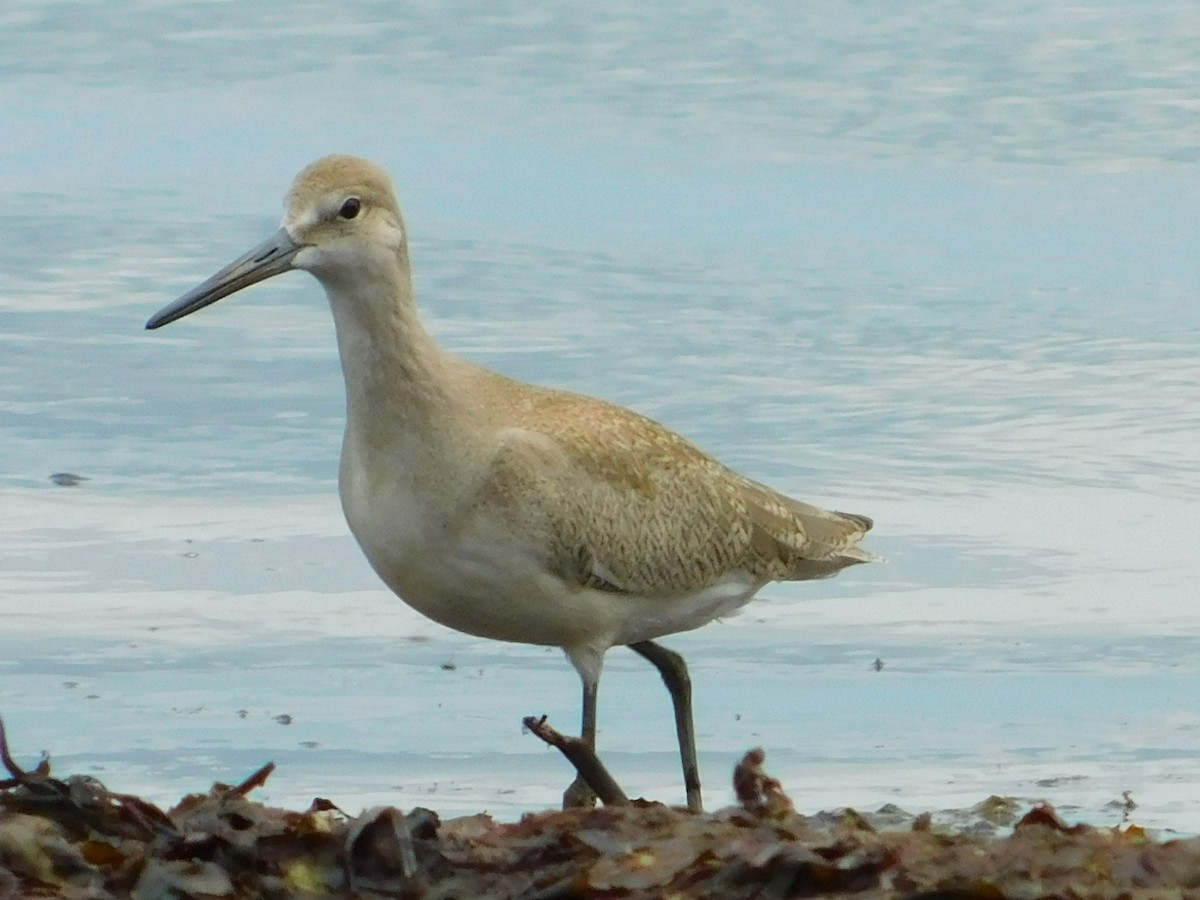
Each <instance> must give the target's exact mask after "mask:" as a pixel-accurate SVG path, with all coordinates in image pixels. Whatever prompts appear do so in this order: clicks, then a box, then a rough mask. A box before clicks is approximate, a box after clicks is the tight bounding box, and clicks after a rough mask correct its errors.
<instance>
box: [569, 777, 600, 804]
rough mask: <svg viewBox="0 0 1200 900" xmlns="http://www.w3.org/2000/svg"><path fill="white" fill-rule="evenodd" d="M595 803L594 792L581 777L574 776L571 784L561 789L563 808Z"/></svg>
mask: <svg viewBox="0 0 1200 900" xmlns="http://www.w3.org/2000/svg"><path fill="white" fill-rule="evenodd" d="M595 805H596V792H595V791H593V790H592V787H591V785H589V784H588V783H587V782H586V781H584V780H583V778H576V779H575V780H574V781H572V782H571V786H570V787H568V788H567V789H566V790H565V791H563V809H574V808H576V807H588V806H595Z"/></svg>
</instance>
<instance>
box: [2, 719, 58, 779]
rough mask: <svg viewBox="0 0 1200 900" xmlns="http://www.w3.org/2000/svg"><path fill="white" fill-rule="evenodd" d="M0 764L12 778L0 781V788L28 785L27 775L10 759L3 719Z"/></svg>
mask: <svg viewBox="0 0 1200 900" xmlns="http://www.w3.org/2000/svg"><path fill="white" fill-rule="evenodd" d="M0 762H3V763H4V768H6V769H8V774H9V775H11V776H12V778H6V779H4V780H3V781H0V788H10V787H16V786H17V785H18V784H28V783H29V781H30V775H29V773H28V772H26V771H25V770H24V769H22V768H21V767H20V766H18V765H17V761H16V760H15V759H13V758H12V753H10V752H9V749H8V734H7V733H6V732H5V730H4V719H0ZM47 771H48V770H47Z"/></svg>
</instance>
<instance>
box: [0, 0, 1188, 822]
mask: <svg viewBox="0 0 1200 900" xmlns="http://www.w3.org/2000/svg"><path fill="white" fill-rule="evenodd" d="M127 6H128V8H129V9H128V15H120V16H118V15H112V14H111V13H110V12H109V10H110V9H111V7H107V6H86V7H78V6H77V5H72V6H71V7H70V8H68V7H66V6H61V5H58V4H32V3H30V4H18V5H17V6H14V7H11V8H9V7H6V9H5V11H4V12H3V13H0V35H2V36H0V60H3V62H0V71H3V73H4V76H5V77H4V79H2V80H0V133H3V134H5V135H6V138H5V140H4V141H3V142H0V714H3V715H4V718H5V721H6V723H7V725H8V727H9V730H10V735H11V739H12V741H13V743H14V748H15V750H16V751H17V752H18V755H19V757H20V758H22V759H28V760H31V759H32V758H33V757H34V755H35V754H36V752H37V751H38V750H39V749H41V748H46V749H48V750H49V751H51V752H52V754H53V756H54V760H55V765H56V766H57V767H58V770H59V771H72V770H78V771H86V772H94V773H96V774H98V775H100V776H101V777H102V778H104V779H105V780H106V781H107V782H108V783H109V784H110V786H111V787H113V788H114V789H116V790H123V791H139V792H143V793H145V794H146V795H148V796H149V797H151V798H152V799H156V800H159V801H161V802H172V801H174V800H175V799H177V798H178V796H179V795H180V794H181V793H183V792H185V791H188V790H192V789H202V788H204V787H205V786H206V785H207V784H208V782H210V781H211V780H213V779H220V780H226V781H230V780H235V779H240V778H241V777H243V776H244V775H245V774H247V773H248V772H249V771H250V770H252V769H253V768H255V767H256V766H257V765H259V764H260V763H261V762H262V761H264V760H265V759H267V758H271V759H274V760H276V761H277V762H278V763H280V769H279V771H277V772H276V773H275V775H274V776H273V777H272V779H271V781H270V782H269V784H268V787H267V789H266V790H265V791H264V792H263V793H264V797H265V798H267V799H269V800H271V801H272V802H280V803H288V804H299V805H303V804H306V803H307V802H308V800H309V799H311V797H312V796H313V795H315V794H321V795H325V796H329V797H331V799H334V800H335V801H336V802H338V803H339V804H341V805H342V806H343V807H345V808H347V809H351V810H353V809H355V808H357V807H358V806H363V805H371V804H375V803H380V802H388V803H395V804H397V805H400V806H404V807H408V806H412V805H416V804H422V805H429V806H432V807H434V808H436V809H439V810H441V811H445V812H453V811H476V810H479V809H488V810H490V811H492V812H494V813H496V814H499V815H504V816H513V815H516V814H518V813H519V812H520V811H522V810H525V809H529V808H535V807H537V806H542V805H547V804H552V803H554V802H555V800H556V798H557V796H558V794H559V792H560V791H561V789H562V787H564V786H565V784H566V782H567V781H569V775H568V772H567V770H566V767H565V763H563V762H562V761H561V760H560V759H558V758H557V757H556V756H555V754H554V753H553V752H551V751H549V750H546V749H544V748H543V747H541V746H540V745H539V744H538V742H537V741H536V739H534V738H533V737H532V736H529V735H524V734H522V733H521V730H520V719H521V717H522V716H524V715H527V714H531V713H543V712H544V713H547V714H549V715H550V717H551V721H552V722H554V723H555V724H557V725H559V726H560V727H562V728H563V729H564V730H569V729H570V728H571V727H572V725H573V723H574V722H575V720H576V717H577V715H578V696H577V694H578V684H577V679H576V676H575V675H574V673H573V671H572V670H571V669H570V667H569V666H568V665H567V664H566V662H565V661H564V660H563V659H562V658H561V654H559V653H558V652H557V651H553V650H545V649H542V648H530V647H524V646H517V645H501V644H495V643H489V642H485V641H478V640H475V639H471V638H467V637H464V636H460V635H456V634H452V633H449V632H447V631H445V630H444V629H441V628H439V627H437V626H435V625H433V624H431V623H428V622H426V621H424V620H422V619H420V617H418V616H417V615H416V614H415V613H412V612H411V611H409V610H408V609H407V608H405V607H404V606H403V605H402V604H400V603H398V602H397V601H395V600H394V599H393V598H392V597H391V596H390V595H389V594H387V592H386V591H384V590H383V589H382V588H381V587H380V586H379V585H378V583H377V582H376V580H375V578H374V576H373V575H372V574H371V572H370V571H369V569H368V568H367V566H366V564H365V562H364V561H363V560H362V559H361V557H360V555H359V553H358V551H357V548H356V547H355V546H354V544H353V541H352V539H350V538H349V536H348V535H347V533H346V529H345V525H344V523H343V522H342V519H341V513H340V510H339V508H338V504H337V499H336V484H335V478H336V460H337V454H338V449H339V444H340V429H341V423H342V394H341V384H340V370H339V368H338V364H337V358H336V352H335V348H334V345H333V337H332V323H331V322H330V320H329V316H328V312H327V310H326V309H325V303H324V299H323V298H322V296H321V293H320V290H319V288H318V286H317V285H316V284H315V282H312V281H311V279H308V278H307V277H306V276H302V275H291V276H288V277H287V278H281V279H278V280H276V281H273V282H270V283H268V284H265V285H263V286H261V287H258V288H256V289H255V290H254V291H253V292H252V293H247V294H246V295H243V296H239V297H236V298H232V299H230V300H228V301H226V302H224V303H222V304H221V305H220V306H218V307H216V308H214V309H211V310H207V311H205V312H204V313H201V314H199V315H197V316H195V317H192V318H189V319H188V320H187V321H186V322H182V323H178V324H176V325H173V326H171V327H170V328H168V329H164V330H162V331H158V332H155V333H154V334H147V333H144V332H143V331H142V330H141V326H142V323H143V322H144V321H145V319H146V317H147V316H148V315H149V314H150V313H152V312H154V311H155V310H156V309H158V308H159V307H160V306H161V305H163V304H164V303H165V302H167V301H168V300H170V299H172V298H173V297H174V296H176V295H177V294H179V293H180V292H182V291H183V290H185V289H187V288H188V287H190V286H191V285H192V284H194V283H195V282H196V281H198V280H199V279H201V278H203V277H204V276H206V275H208V274H209V273H210V272H211V271H213V270H215V268H216V267H218V266H219V265H221V264H223V263H224V262H226V261H227V260H228V259H231V258H232V257H234V256H235V255H237V254H239V253H240V252H242V251H243V250H244V249H246V248H247V247H249V246H250V245H251V244H253V243H255V242H257V241H258V240H260V239H261V238H262V237H264V236H265V235H266V234H268V233H269V232H270V231H271V230H272V229H273V228H274V227H275V226H276V223H277V220H278V209H279V198H280V197H281V195H282V193H283V191H284V190H285V189H286V186H287V184H288V181H289V180H290V178H291V175H292V174H293V173H294V171H295V170H296V169H298V168H299V167H300V166H301V165H303V164H304V163H306V162H308V161H309V160H310V159H311V158H313V157H315V156H317V155H319V154H321V153H324V152H328V151H330V150H342V151H351V152H358V153H361V154H363V155H368V156H371V157H373V158H375V159H377V160H379V161H380V162H382V163H383V164H385V165H386V166H387V167H388V168H389V169H391V170H392V171H393V173H394V175H395V178H396V182H397V187H398V189H399V190H400V193H401V199H402V202H403V203H404V205H405V209H406V214H407V217H408V223H409V228H410V230H411V232H412V234H413V235H414V245H413V257H414V261H415V265H416V270H417V281H418V291H419V295H420V297H421V300H422V306H423V309H424V312H425V315H426V317H427V320H428V322H429V325H430V328H431V330H433V331H434V333H435V334H436V335H437V336H438V337H439V339H440V340H442V341H443V342H444V343H446V344H447V345H448V346H450V347H452V348H454V349H455V350H456V351H457V352H460V353H462V354H464V355H467V356H470V357H472V358H474V359H476V360H479V361H481V362H483V363H485V364H487V365H491V366H494V367H496V368H498V369H501V370H502V371H505V372H506V373H508V374H511V375H514V376H517V377H520V378H525V379H528V380H532V381H537V382H542V383H548V384H555V385H559V386H563V387H568V388H571V389H576V390H582V391H586V392H589V393H595V394H600V395H603V396H605V397H607V398H609V399H613V400H617V401H619V402H622V403H626V404H629V405H631V406H634V407H636V408H637V409H639V410H640V411H643V412H646V413H648V414H650V415H652V416H654V417H656V418H658V419H660V420H661V421H664V422H665V423H667V424H669V425H671V426H672V427H674V428H676V429H678V430H679V431H681V432H683V433H684V434H686V435H687V436H689V437H690V438H692V439H694V440H696V441H697V442H699V443H700V444H701V445H702V446H704V447H705V448H706V449H708V450H710V451H711V452H713V453H715V454H716V455H718V456H719V457H721V458H722V459H723V460H725V461H727V462H729V463H731V464H733V465H735V466H736V467H738V468H740V469H741V470H743V471H745V472H746V473H747V474H750V475H751V476H753V477H756V478H759V479H761V480H764V481H767V482H769V483H771V484H772V485H775V486H777V487H779V488H780V489H783V490H786V491H788V492H790V493H793V494H795V495H797V496H801V497H804V498H805V499H808V500H811V501H813V502H817V503H823V504H830V505H834V506H836V507H837V508H844V509H850V510H853V511H856V512H863V513H869V514H871V515H873V516H874V517H875V519H876V521H877V528H876V531H875V532H874V533H873V534H872V536H871V541H870V546H871V548H872V549H873V550H875V551H876V552H878V553H881V554H882V555H884V556H886V557H887V560H888V561H887V563H886V564H884V565H879V566H873V567H860V568H857V569H855V570H852V571H848V572H846V573H844V574H843V575H842V576H840V577H839V578H837V579H835V580H831V581H825V582H818V583H814V584H806V585H785V586H776V587H773V588H769V589H768V590H766V591H764V592H763V597H764V599H763V600H761V601H759V602H757V603H755V604H754V605H752V606H751V607H750V608H748V609H747V610H746V611H745V612H744V613H743V614H742V615H741V616H740V617H737V618H735V619H731V620H729V621H727V622H724V623H720V624H716V625H713V626H710V627H708V628H705V629H702V630H700V631H698V632H694V633H691V634H687V635H681V636H678V637H676V638H675V639H673V640H671V641H669V642H668V643H669V644H670V645H671V646H674V647H677V648H678V649H680V650H682V651H683V652H684V653H685V654H686V656H687V657H688V659H689V661H690V662H691V665H692V668H693V674H694V680H695V682H696V715H697V725H698V730H699V732H700V745H701V754H702V764H703V767H704V774H705V777H706V789H707V800H708V803H709V804H710V805H717V804H722V803H725V802H728V801H729V800H730V798H731V793H730V791H729V789H728V774H729V773H730V771H731V768H732V765H733V763H734V761H735V760H736V759H737V758H738V757H739V756H740V754H741V753H742V752H743V751H744V750H746V749H747V748H749V747H750V746H755V745H762V746H763V747H765V748H766V750H767V752H768V762H767V767H768V769H769V770H770V771H771V772H772V773H774V774H776V775H777V776H779V777H780V778H781V779H782V780H783V782H784V784H785V786H786V787H787V788H788V789H789V791H790V792H791V793H792V795H793V797H794V798H795V799H796V801H797V804H798V805H799V806H800V807H801V808H802V809H817V808H820V807H830V806H834V805H840V804H853V805H858V806H862V807H866V808H872V807H875V806H878V805H880V804H882V803H884V802H893V803H897V804H898V805H901V806H904V807H907V808H910V809H914V810H915V809H924V808H933V809H938V808H944V807H953V806H963V805H968V804H970V803H974V802H976V801H978V800H980V799H982V798H983V797H985V796H987V795H988V794H991V793H997V794H1008V795H1014V796H1018V797H1022V798H1028V799H1033V798H1040V797H1045V798H1047V799H1049V800H1051V801H1052V802H1055V803H1057V804H1059V805H1060V806H1063V807H1067V809H1068V812H1069V813H1071V814H1073V815H1075V816H1078V817H1083V818H1086V819H1089V820H1091V821H1096V822H1110V821H1117V820H1119V819H1120V811H1119V810H1118V809H1117V807H1108V806H1107V804H1109V803H1111V802H1113V801H1117V802H1120V800H1121V797H1122V792H1124V791H1130V792H1131V793H1132V796H1133V798H1134V800H1135V801H1136V802H1137V803H1138V804H1139V806H1138V808H1137V810H1136V811H1135V813H1134V818H1136V819H1137V820H1138V821H1141V822H1143V823H1145V824H1148V825H1153V826H1156V827H1163V828H1172V829H1176V830H1179V831H1189V832H1196V831H1200V791H1197V789H1196V780H1197V779H1196V776H1195V775H1194V771H1195V769H1196V759H1197V757H1198V756H1200V741H1198V738H1200V733H1198V729H1200V708H1198V707H1197V704H1196V701H1195V698H1196V697H1197V696H1200V691H1198V690H1197V689H1198V688H1200V654H1198V653H1197V649H1200V611H1198V609H1197V603H1196V601H1197V600H1198V599H1200V598H1198V597H1197V589H1196V584H1197V583H1198V580H1197V575H1198V574H1200V573H1198V571H1197V557H1196V549H1195V548H1196V536H1197V525H1196V522H1197V516H1196V510H1197V506H1198V500H1200V488H1198V487H1197V484H1198V480H1197V478H1196V470H1197V451H1196V448H1197V446H1200V400H1198V398H1200V390H1198V387H1200V361H1198V354H1197V346H1198V343H1200V312H1198V311H1197V303H1196V297H1197V288H1198V286H1200V266H1198V265H1197V262H1196V253H1195V248H1196V246H1197V245H1198V243H1200V240H1198V238H1200V234H1198V233H1197V232H1198V227H1197V224H1196V222H1197V220H1196V215H1195V211H1196V209H1197V199H1198V197H1197V194H1198V193H1200V188H1198V187H1197V181H1196V179H1195V177H1194V176H1195V161H1196V159H1195V157H1196V151H1195V148H1196V147H1198V146H1200V125H1198V124H1197V121H1196V118H1195V116H1194V114H1193V113H1194V110H1193V109H1192V108H1191V104H1192V103H1193V101H1192V99H1191V98H1193V97H1194V96H1195V95H1196V92H1197V88H1200V84H1198V82H1200V65H1198V64H1197V63H1196V62H1195V60H1196V59H1200V55H1197V53H1196V52H1195V51H1196V49H1197V45H1198V44H1200V23H1198V22H1197V21H1195V17H1194V16H1193V15H1191V14H1190V12H1189V11H1188V9H1186V8H1185V7H1183V6H1180V7H1174V6H1169V5H1164V6H1162V7H1161V8H1158V9H1156V10H1155V11H1152V12H1147V13H1136V14H1135V13H1131V12H1128V11H1126V10H1125V9H1124V8H1122V7H1120V6H1118V5H1115V4H1114V5H1108V4H1093V5H1092V6H1088V7H1086V8H1085V7H1072V8H1071V9H1070V10H1059V11H1048V10H1045V9H1041V8H1040V7H1034V6H1030V7H1028V8H1022V9H1014V8H1013V7H1011V6H1007V5H1004V6H1002V5H1000V4H991V5H988V4H985V5H984V6H978V5H977V6H975V7H972V8H971V9H969V10H967V9H959V8H958V7H957V6H956V5H954V4H945V5H943V6H935V7H926V8H924V9H925V11H923V12H911V11H909V12H905V13H903V14H898V13H895V12H893V11H892V9H891V7H885V6H883V5H880V4H867V5H866V6H863V5H856V6H854V7H853V8H850V7H847V8H845V9H842V10H841V11H840V12H839V13H837V14H833V13H829V14H828V15H827V16H818V15H817V14H815V13H814V14H811V15H809V16H808V17H800V18H797V17H796V14H795V13H794V11H793V9H792V8H791V7H790V6H787V5H786V4H763V5H760V6H759V7H755V8H754V9H752V10H747V11H745V12H744V14H743V15H742V16H740V17H739V18H737V19H733V18H730V16H729V15H728V14H727V13H724V12H721V11H719V10H718V9H716V8H713V9H710V10H708V11H706V12H703V13H700V14H697V15H696V16H694V17H691V18H689V19H688V20H687V21H686V22H682V21H678V20H676V19H673V18H671V17H670V15H668V14H667V13H666V12H659V11H656V10H654V9H649V10H646V9H643V8H642V7H640V6H638V5H636V4H623V3H617V4H615V5H614V4H609V5H607V6H606V7H605V10H604V11H593V12H584V11H576V12H573V13H567V12H561V11H560V12H557V13H552V12H551V11H549V10H534V11H530V10H528V9H527V8H526V7H525V6H524V5H521V6H518V5H516V4H512V5H510V6H503V5H501V6H497V5H495V4H490V5H488V6H487V7H482V6H481V7H479V8H478V9H477V10H476V11H475V12H474V13H473V14H472V15H471V16H469V17H466V16H464V17H462V18H454V17H452V16H451V15H450V14H448V13H446V12H444V11H443V10H442V8H441V7H439V6H437V5H429V6H427V7H416V8H414V9H412V10H410V13H411V15H410V16H409V17H408V18H404V19H401V18H399V17H398V16H397V14H396V12H395V8H394V7H393V6H391V5H390V4H360V5H356V6H355V7H354V10H353V11H350V12H345V13H340V14H339V15H342V16H345V17H347V18H344V19H342V20H339V21H334V22H329V21H328V19H329V18H330V14H329V13H328V11H327V9H326V8H325V7H324V6H323V5H318V4H315V3H303V2H302V3H296V4H292V5H290V6H289V17H290V18H289V19H286V20H281V19H280V18H279V16H278V14H277V8H276V7H274V6H268V5H266V4H262V5H255V4H238V5H232V4H221V3H175V4H155V3H130V4H127ZM335 18H336V17H335ZM6 44H7V45H8V46H7V47H5V46H4V45H6ZM17 50H19V52H17ZM9 51H12V52H9ZM55 472H70V473H76V474H79V475H82V476H85V477H86V478H87V479H88V480H87V481H83V482H81V483H80V484H79V485H78V486H76V487H60V486H56V485H54V484H52V483H51V481H50V480H49V475H50V474H51V473H55ZM876 659H879V660H880V661H881V662H882V663H883V667H882V669H881V670H879V671H876V670H875V667H874V666H873V663H874V662H875V660H876ZM281 717H282V718H281ZM601 726H602V734H601V743H602V750H603V752H604V756H605V759H606V760H607V761H608V762H609V764H610V765H611V766H612V768H613V769H614V771H615V773H616V774H617V777H618V779H619V780H620V781H621V782H622V783H623V784H624V785H625V786H626V787H627V788H628V789H629V790H630V792H631V793H634V794H645V795H647V796H651V797H656V798H662V799H667V800H681V799H682V789H681V786H680V784H679V777H678V774H677V771H676V763H675V759H674V750H673V737H672V729H671V727H670V725H669V719H668V709H667V700H666V696H665V692H664V691H663V690H662V689H661V687H660V686H659V684H658V683H657V678H656V676H654V675H653V673H652V671H650V670H648V668H647V667H646V666H645V664H644V663H642V662H641V661H640V660H638V659H637V658H635V657H633V655H632V654H628V653H625V652H623V651H620V650H616V651H614V652H613V653H612V654H610V658H609V661H608V663H607V667H606V673H605V679H604V683H603V690H602V692H601Z"/></svg>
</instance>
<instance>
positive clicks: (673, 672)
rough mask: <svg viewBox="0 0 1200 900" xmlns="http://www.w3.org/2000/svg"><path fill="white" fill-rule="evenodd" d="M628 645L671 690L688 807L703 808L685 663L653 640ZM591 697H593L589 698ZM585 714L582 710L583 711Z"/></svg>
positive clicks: (691, 808)
mask: <svg viewBox="0 0 1200 900" xmlns="http://www.w3.org/2000/svg"><path fill="white" fill-rule="evenodd" d="M629 649H630V650H632V651H634V652H635V653H637V654H639V655H640V656H642V657H644V658H645V659H647V660H649V662H650V663H651V665H653V666H654V668H656V669H658V674H659V675H661V676H662V680H663V683H664V684H665V685H666V686H667V690H668V691H669V692H670V694H671V703H672V704H673V705H674V706H675V733H676V735H677V736H678V738H679V758H680V759H681V760H682V761H683V784H684V787H685V788H686V790H687V804H688V809H690V810H691V811H692V812H695V813H699V812H704V805H703V803H702V801H701V799H700V765H699V763H698V762H697V761H696V729H695V726H694V725H693V724H692V679H691V678H690V677H689V676H688V670H687V663H685V662H684V661H683V657H682V656H680V655H679V654H678V653H676V652H674V651H673V650H668V649H667V648H666V647H664V646H662V644H656V643H654V641H642V642H641V643H638V644H630V645H629ZM593 699H595V698H593ZM585 715H586V714H585Z"/></svg>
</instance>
